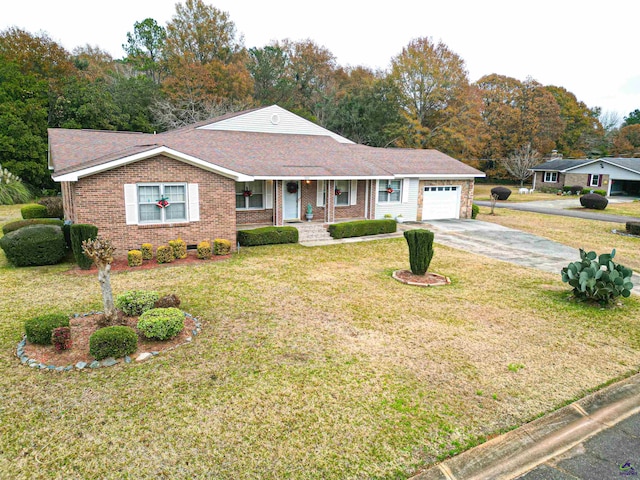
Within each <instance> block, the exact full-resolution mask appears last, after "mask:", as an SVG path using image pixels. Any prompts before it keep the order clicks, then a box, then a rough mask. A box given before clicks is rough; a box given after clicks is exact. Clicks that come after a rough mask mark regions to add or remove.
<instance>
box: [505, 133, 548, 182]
mask: <svg viewBox="0 0 640 480" xmlns="http://www.w3.org/2000/svg"><path fill="white" fill-rule="evenodd" d="M501 163H502V165H503V166H504V168H506V169H507V172H509V173H510V174H511V175H513V176H514V177H515V178H517V179H518V180H520V186H521V187H522V186H524V181H525V180H526V179H527V178H529V177H530V176H531V175H533V172H532V171H531V170H530V169H531V168H533V167H535V166H536V165H538V164H539V163H540V154H539V153H538V152H537V151H536V150H534V149H533V148H531V143H527V144H526V145H524V146H522V147H520V148H519V149H517V150H516V151H515V152H513V153H512V154H511V155H509V156H508V157H507V158H505V159H503V160H502V161H501Z"/></svg>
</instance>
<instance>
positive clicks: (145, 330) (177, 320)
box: [138, 308, 184, 340]
mask: <svg viewBox="0 0 640 480" xmlns="http://www.w3.org/2000/svg"><path fill="white" fill-rule="evenodd" d="M183 328H184V313H183V312H182V311H180V310H179V309H177V308H154V309H151V310H149V311H147V312H145V313H143V314H142V315H140V319H139V320H138V330H140V331H141V332H142V334H143V335H144V336H145V337H147V338H149V339H152V340H168V339H170V338H173V337H175V336H176V335H178V334H179V333H180V332H181V331H182V329H183Z"/></svg>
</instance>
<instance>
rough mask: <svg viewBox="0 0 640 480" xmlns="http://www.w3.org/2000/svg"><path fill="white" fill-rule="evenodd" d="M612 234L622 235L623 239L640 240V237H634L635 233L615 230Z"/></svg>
mask: <svg viewBox="0 0 640 480" xmlns="http://www.w3.org/2000/svg"><path fill="white" fill-rule="evenodd" d="M611 233H615V234H616V235H622V236H623V237H633V238H640V235H634V234H633V233H629V232H627V231H626V230H616V229H615V228H614V229H613V230H611Z"/></svg>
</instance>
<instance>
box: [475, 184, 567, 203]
mask: <svg viewBox="0 0 640 480" xmlns="http://www.w3.org/2000/svg"><path fill="white" fill-rule="evenodd" d="M494 187H507V188H508V189H509V190H511V195H509V198H508V199H507V200H504V201H505V202H511V203H518V202H533V201H536V200H558V199H566V198H567V197H562V196H558V195H556V194H554V193H541V192H537V191H536V192H533V193H527V194H522V193H518V190H519V189H520V185H491V184H489V185H488V184H484V183H476V184H475V186H474V188H473V199H474V200H480V201H482V200H485V201H489V200H491V189H492V188H494ZM525 187H526V188H531V185H525Z"/></svg>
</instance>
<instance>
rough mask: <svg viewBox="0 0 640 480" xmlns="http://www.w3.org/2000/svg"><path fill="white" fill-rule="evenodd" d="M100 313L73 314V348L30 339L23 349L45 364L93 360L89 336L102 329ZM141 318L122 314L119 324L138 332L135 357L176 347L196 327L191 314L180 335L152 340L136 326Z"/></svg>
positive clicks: (64, 364)
mask: <svg viewBox="0 0 640 480" xmlns="http://www.w3.org/2000/svg"><path fill="white" fill-rule="evenodd" d="M100 317H102V315H101V314H94V315H87V316H86V317H74V318H71V319H70V320H69V327H70V328H71V348H70V349H68V350H63V351H61V352H56V349H55V347H54V346H53V345H35V344H32V343H29V342H27V344H26V346H25V348H24V351H25V354H26V355H27V356H28V357H29V358H33V359H35V360H37V361H39V362H40V363H43V364H45V365H56V366H66V365H74V364H76V363H77V362H86V363H91V362H92V361H93V360H95V359H94V358H93V357H92V356H91V355H89V337H90V336H91V334H92V333H93V332H95V331H96V330H98V329H99V328H100V325H99V324H98V320H99V319H100ZM137 323H138V317H124V316H123V317H122V318H121V321H120V323H119V325H124V326H127V327H131V328H133V329H134V330H135V331H136V333H137V334H138V350H136V351H135V352H134V353H132V354H130V357H131V358H133V359H135V357H136V356H137V355H139V354H140V353H143V352H161V351H163V350H167V349H169V348H171V347H175V346H177V345H180V344H182V343H185V342H186V341H187V337H192V331H193V330H194V329H195V328H196V326H195V321H194V320H193V318H192V317H189V316H185V318H184V329H183V330H182V332H180V333H179V334H178V335H177V336H175V337H174V338H172V339H170V340H164V341H153V340H149V339H147V338H146V337H145V336H144V335H142V334H141V333H140V332H139V331H138V329H137V328H136V325H137Z"/></svg>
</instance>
